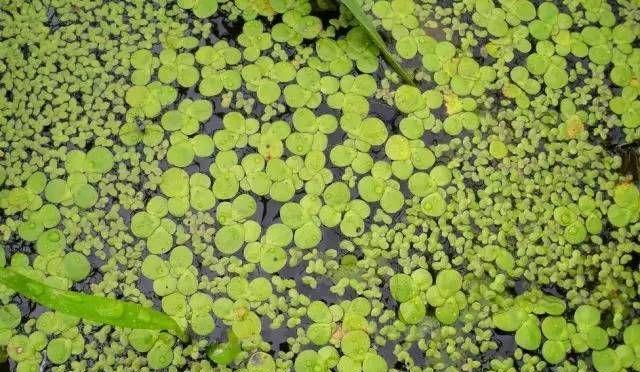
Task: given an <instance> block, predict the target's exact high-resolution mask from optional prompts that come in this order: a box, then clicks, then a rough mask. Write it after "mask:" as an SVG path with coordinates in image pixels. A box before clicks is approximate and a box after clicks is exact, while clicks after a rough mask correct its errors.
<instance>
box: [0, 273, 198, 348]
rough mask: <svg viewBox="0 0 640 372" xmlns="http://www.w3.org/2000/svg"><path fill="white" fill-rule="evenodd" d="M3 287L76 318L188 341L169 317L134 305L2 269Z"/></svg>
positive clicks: (180, 328) (1, 282) (0, 279)
mask: <svg viewBox="0 0 640 372" xmlns="http://www.w3.org/2000/svg"><path fill="white" fill-rule="evenodd" d="M0 284H3V285H4V286H6V287H8V288H10V289H12V290H13V291H15V292H18V293H19V294H21V295H23V296H25V297H27V298H29V299H31V300H33V301H35V302H37V303H39V304H40V305H42V306H44V307H47V308H49V309H51V310H56V311H59V312H61V313H64V314H67V315H72V316H75V317H77V318H82V319H85V320H90V321H92V322H95V323H103V324H109V325H112V326H116V327H123V328H137V329H153V330H167V331H174V332H175V333H176V334H177V335H178V337H180V339H182V340H183V341H184V340H186V339H187V335H186V333H185V331H184V330H183V329H182V327H180V326H179V325H178V323H176V321H175V320H174V319H173V318H171V317H170V316H169V315H167V314H165V313H163V312H160V311H157V310H154V309H152V308H149V307H144V306H142V305H140V304H137V303H134V302H128V301H122V300H116V299H113V298H107V297H100V296H95V295H88V294H84V293H78V292H72V291H65V290H62V289H57V288H54V287H50V286H48V285H46V284H44V283H41V282H39V281H36V280H33V279H31V278H29V277H26V276H24V275H22V274H20V273H18V272H17V271H15V270H12V269H9V268H0Z"/></svg>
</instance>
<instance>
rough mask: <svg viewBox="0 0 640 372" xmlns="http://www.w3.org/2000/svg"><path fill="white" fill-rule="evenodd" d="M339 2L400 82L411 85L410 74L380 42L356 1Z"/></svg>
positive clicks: (382, 42) (375, 31) (378, 35)
mask: <svg viewBox="0 0 640 372" xmlns="http://www.w3.org/2000/svg"><path fill="white" fill-rule="evenodd" d="M340 2H341V3H342V4H343V5H344V6H346V7H347V9H349V11H350V12H351V14H353V18H355V19H356V21H358V23H359V24H360V26H362V28H364V29H365V31H366V32H367V33H368V34H369V37H370V38H371V40H372V41H373V43H374V44H375V45H376V46H377V47H378V49H379V50H380V52H381V53H382V56H383V57H384V59H385V60H386V61H387V63H388V64H389V65H391V67H392V68H393V69H394V70H395V71H396V72H397V73H398V75H400V77H401V78H402V80H404V82H405V83H407V84H411V85H413V78H412V77H411V74H409V72H408V71H407V70H405V69H404V68H403V67H402V66H400V64H399V63H398V61H396V59H395V58H394V57H393V55H392V54H391V52H390V51H389V49H388V48H387V45H386V44H385V42H384V40H382V36H380V34H379V33H378V31H377V30H376V28H375V26H374V25H373V22H371V20H370V19H369V17H368V16H367V15H366V14H365V13H364V11H363V10H362V7H361V6H360V4H359V3H358V2H357V1H356V0H340Z"/></svg>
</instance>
